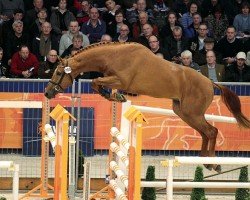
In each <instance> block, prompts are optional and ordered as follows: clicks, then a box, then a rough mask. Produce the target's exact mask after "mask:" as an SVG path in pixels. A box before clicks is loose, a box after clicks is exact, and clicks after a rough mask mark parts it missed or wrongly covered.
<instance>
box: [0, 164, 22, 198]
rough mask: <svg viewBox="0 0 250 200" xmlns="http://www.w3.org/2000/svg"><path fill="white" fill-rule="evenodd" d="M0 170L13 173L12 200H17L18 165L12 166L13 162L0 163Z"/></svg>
mask: <svg viewBox="0 0 250 200" xmlns="http://www.w3.org/2000/svg"><path fill="white" fill-rule="evenodd" d="M0 169H8V171H13V183H12V199H13V200H18V191H19V165H18V164H14V162H13V161H0Z"/></svg>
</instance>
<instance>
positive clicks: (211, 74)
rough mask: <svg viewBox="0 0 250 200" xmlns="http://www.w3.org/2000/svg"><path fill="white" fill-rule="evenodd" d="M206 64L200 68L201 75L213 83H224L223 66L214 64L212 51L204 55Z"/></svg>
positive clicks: (214, 57) (214, 59) (214, 58)
mask: <svg viewBox="0 0 250 200" xmlns="http://www.w3.org/2000/svg"><path fill="white" fill-rule="evenodd" d="M206 61H207V62H206V64H205V65H202V66H201V73H202V74H203V75H204V76H206V77H208V78H209V79H210V80H212V81H213V82H223V81H225V66H224V65H220V64H217V63H216V56H215V52H214V51H213V50H209V51H207V53H206Z"/></svg>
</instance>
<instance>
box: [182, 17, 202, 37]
mask: <svg viewBox="0 0 250 200" xmlns="http://www.w3.org/2000/svg"><path fill="white" fill-rule="evenodd" d="M201 21H202V19H201V16H200V14H199V13H194V14H193V23H192V24H191V25H190V26H188V27H187V28H186V29H185V30H184V36H185V38H189V39H191V38H194V37H197V36H198V35H199V27H200V24H201Z"/></svg>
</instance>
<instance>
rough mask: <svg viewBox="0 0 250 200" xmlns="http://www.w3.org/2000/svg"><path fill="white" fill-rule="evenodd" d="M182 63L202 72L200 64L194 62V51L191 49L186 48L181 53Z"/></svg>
mask: <svg viewBox="0 0 250 200" xmlns="http://www.w3.org/2000/svg"><path fill="white" fill-rule="evenodd" d="M181 65H183V66H186V67H190V68H192V69H194V70H196V71H198V72H200V66H199V65H198V64H197V63H195V62H193V59H192V52H191V51H189V50H185V51H183V52H182V53H181Z"/></svg>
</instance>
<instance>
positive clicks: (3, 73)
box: [0, 47, 9, 78]
mask: <svg viewBox="0 0 250 200" xmlns="http://www.w3.org/2000/svg"><path fill="white" fill-rule="evenodd" d="M8 74H9V67H8V66H7V65H5V64H4V61H3V49H2V47H0V78H6V77H8Z"/></svg>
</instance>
